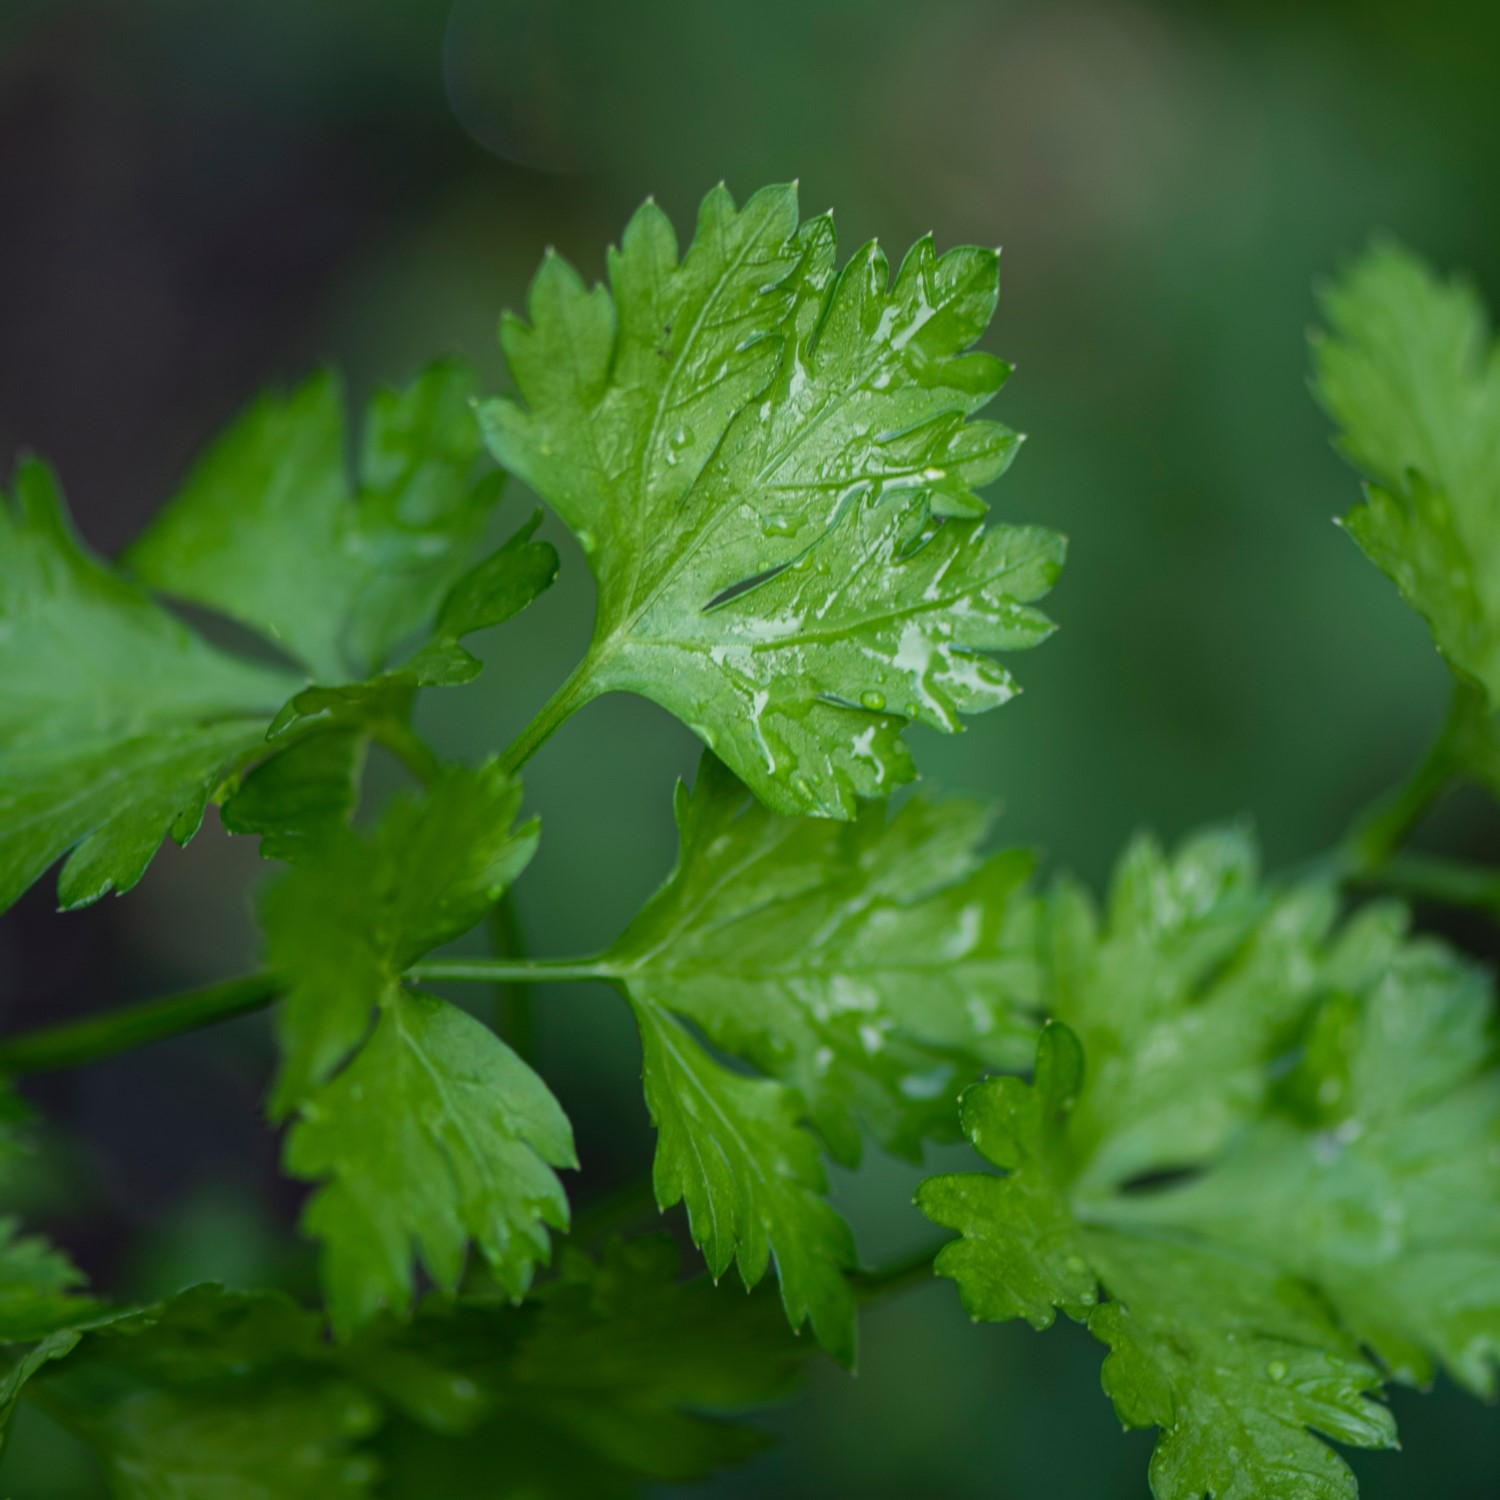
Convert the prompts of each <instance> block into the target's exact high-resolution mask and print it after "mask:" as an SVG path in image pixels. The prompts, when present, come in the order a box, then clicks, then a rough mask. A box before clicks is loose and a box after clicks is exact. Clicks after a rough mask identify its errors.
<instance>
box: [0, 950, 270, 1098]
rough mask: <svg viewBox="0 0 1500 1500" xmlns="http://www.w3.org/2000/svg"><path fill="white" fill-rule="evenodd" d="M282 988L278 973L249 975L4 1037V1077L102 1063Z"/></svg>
mask: <svg viewBox="0 0 1500 1500" xmlns="http://www.w3.org/2000/svg"><path fill="white" fill-rule="evenodd" d="M282 989H283V984H282V981H281V979H280V978H279V977H278V976H277V975H275V974H247V975H245V976H244V977H243V978H241V979H228V980H225V981H224V982H223V983H222V984H211V985H206V986H205V987H204V988H202V989H196V990H184V991H183V992H182V993H181V994H177V995H167V996H166V997H164V998H163V999H159V1000H147V1001H145V1002H144V1003H143V1004H140V1005H127V1006H123V1007H121V1008H120V1009H119V1010H112V1011H106V1012H104V1013H103V1014H102V1015H96V1016H86V1017H85V1018H84V1019H83V1020H81V1021H70V1022H68V1023H67V1024H66V1025H63V1026H49V1027H45V1028H42V1029H39V1030H36V1031H28V1032H23V1033H21V1035H19V1036H13V1037H6V1038H4V1039H3V1040H0V1075H4V1076H14V1075H16V1074H21V1073H54V1072H58V1071H59V1070H61V1069H64V1068H77V1067H81V1066H82V1065H83V1064H85V1063H91V1062H98V1061H99V1060H100V1059H101V1058H106V1057H113V1056H114V1055H115V1054H116V1053H119V1052H128V1051H130V1050H131V1049H133V1048H135V1047H144V1046H145V1045H146V1044H147V1043H149V1042H159V1041H164V1040H166V1038H168V1037H173V1036H180V1035H181V1034H182V1033H183V1032H186V1031H197V1030H199V1029H200V1028H202V1027H204V1026H213V1025H215V1024H216V1023H217V1022H219V1021H227V1020H228V1019H229V1018H230V1017H231V1016H240V1015H244V1014H245V1013H246V1012H247V1011H252V1010H259V1009H261V1008H262V1007H263V1006H266V1005H270V1004H271V1003H272V1001H274V1000H277V999H279V998H280V996H281V993H282Z"/></svg>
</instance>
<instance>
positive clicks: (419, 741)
mask: <svg viewBox="0 0 1500 1500" xmlns="http://www.w3.org/2000/svg"><path fill="white" fill-rule="evenodd" d="M375 740H376V743H377V744H380V745H383V746H384V747H385V748H386V749H387V750H389V751H390V752H391V754H392V755H394V756H395V757H396V759H397V760H399V761H400V762H401V764H402V765H403V766H405V767H406V769H407V770H408V771H410V772H411V774H412V775H413V776H414V777H415V778H416V779H417V781H419V782H420V783H421V784H422V785H423V786H431V785H432V783H433V782H434V781H436V780H437V777H438V773H439V772H440V771H441V770H442V769H443V763H442V761H441V760H439V759H438V757H437V753H436V752H435V751H434V750H433V748H432V747H431V746H430V745H429V744H428V743H427V741H426V740H424V739H423V738H422V736H421V735H419V734H418V733H417V732H416V730H415V729H413V728H412V727H411V725H410V724H406V723H403V722H402V721H401V720H400V719H388V720H386V721H385V722H384V723H383V724H381V725H380V727H379V728H378V729H377V730H375Z"/></svg>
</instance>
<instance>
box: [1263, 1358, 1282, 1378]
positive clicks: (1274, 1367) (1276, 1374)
mask: <svg viewBox="0 0 1500 1500" xmlns="http://www.w3.org/2000/svg"><path fill="white" fill-rule="evenodd" d="M1266 1374H1267V1375H1269V1376H1270V1377H1271V1379H1272V1380H1274V1381H1276V1382H1277V1383H1278V1384H1279V1383H1280V1382H1281V1381H1283V1380H1285V1379H1286V1376H1287V1369H1286V1361H1285V1360H1280V1359H1273V1360H1272V1361H1271V1363H1270V1364H1268V1365H1267V1366H1266Z"/></svg>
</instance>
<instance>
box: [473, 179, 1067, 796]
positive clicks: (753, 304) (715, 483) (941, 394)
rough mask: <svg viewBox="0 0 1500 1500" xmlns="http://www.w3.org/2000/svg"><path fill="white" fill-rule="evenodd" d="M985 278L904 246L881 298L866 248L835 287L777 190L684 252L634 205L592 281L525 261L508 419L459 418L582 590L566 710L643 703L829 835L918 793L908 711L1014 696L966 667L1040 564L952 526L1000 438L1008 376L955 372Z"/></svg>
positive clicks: (1032, 616) (1027, 600)
mask: <svg viewBox="0 0 1500 1500" xmlns="http://www.w3.org/2000/svg"><path fill="white" fill-rule="evenodd" d="M997 265H998V262H997V257H996V255H995V254H994V253H993V252H991V251H987V250H976V249H958V250H953V251H950V252H949V253H948V254H946V255H944V256H941V257H939V256H938V255H937V254H936V252H935V251H934V249H933V246H932V243H931V241H930V239H929V240H922V241H920V242H919V243H918V244H917V245H916V246H915V247H914V248H913V250H912V251H911V253H910V254H909V255H908V256H907V257H906V259H905V260H904V261H903V263H902V265H901V267H900V269H899V271H898V272H897V275H896V278H895V282H894V284H893V285H892V284H890V277H889V268H888V266H887V264H886V261H885V259H884V257H883V256H882V255H881V253H880V252H879V250H878V249H877V248H876V247H875V246H873V245H871V246H869V247H867V248H866V249H864V250H861V251H859V252H858V253H857V254H856V255H855V257H854V259H853V260H852V261H851V262H850V264H849V265H848V266H847V267H846V268H845V269H844V270H843V271H842V272H837V271H836V263H835V247H834V234H833V227H832V221H831V219H830V218H828V217H827V216H824V217H822V218H818V219H813V220H810V221H808V222H807V223H805V224H802V225H801V226H800V227H799V225H798V211H797V201H796V191H795V189H794V188H792V187H775V188H767V189H764V190H763V191H761V192H759V193H757V194H756V195H755V196H754V197H752V198H751V199H750V200H749V201H748V202H747V203H746V204H745V206H744V208H743V209H741V210H736V208H735V206H734V204H733V202H732V200H731V199H730V197H729V195H728V193H727V192H726V191H725V190H724V189H723V188H722V187H721V188H718V189H715V190H714V191H713V192H712V193H710V194H709V195H708V197H707V198H706V199H705V200H704V202H703V206H702V208H701V210H700V212H699V218H698V229H697V234H696V236H695V238H694V240H693V243H692V245H691V246H690V247H689V249H688V251H687V253H686V255H684V256H683V257H682V259H681V260H680V261H679V259H678V251H677V243H676V237H675V235H674V233H673V231H672V228H671V225H670V224H669V223H668V221H667V219H666V218H665V216H664V215H663V214H662V212H661V211H660V209H658V208H657V207H656V206H655V204H654V203H651V202H649V201H648V202H647V203H646V205H645V206H644V207H643V208H641V210H640V211H639V212H638V213H637V214H636V215H635V217H634V218H633V219H632V220H631V222H630V225H629V226H628V227H627V229H626V231H625V235H624V238H623V240H622V243H621V248H620V249H619V250H618V251H614V252H612V253H611V255H610V261H609V274H610V289H609V290H605V289H604V288H603V287H595V288H594V289H593V290H587V289H586V288H585V287H584V285H583V283H582V281H581V280H580V279H579V278H578V276H577V274H576V273H575V272H574V271H573V270H572V269H571V268H570V267H568V266H567V265H566V264H565V263H564V262H563V261H561V260H559V259H557V258H556V257H549V258H548V260H547V261H546V262H545V263H544V264H543V266H542V268H541V270H540V271H539V272H538V274H537V277H536V280H535V282H534V283H533V286H532V289H531V295H530V301H529V307H528V310H529V315H530V320H531V321H530V324H529V325H528V324H525V323H522V322H521V321H519V320H518V319H515V318H507V319H506V320H505V321H504V322H503V324H502V328H501V342H502V344H503V346H504V349H505V353H506V356H507V358H508V360H509V362H510V366H511V371H512V374H513V375H514V377H515V381H516V384H517V386H518V388H519V390H520V395H521V397H522V399H523V401H524V403H525V404H524V405H522V404H520V403H518V402H512V401H508V400H499V401H493V402H490V403H487V404H486V405H484V406H483V407H482V408H481V420H482V423H483V425H484V427H485V430H486V434H487V436H488V439H489V442H490V446H491V449H492V450H493V452H494V453H495V455H496V456H497V457H498V458H499V459H500V461H501V462H502V463H503V464H504V465H505V466H506V467H507V468H509V469H510V470H512V471H513V472H514V473H515V474H517V475H519V476H520V477H521V478H522V479H524V480H525V481H526V482H527V483H528V484H530V485H531V486H532V487H533V488H534V489H535V490H536V491H537V492H538V493H539V494H540V495H542V496H543V498H544V499H546V500H547V501H548V502H549V503H550V504H551V505H552V506H553V507H554V508H555V509H556V510H557V511H558V513H559V514H560V515H561V516H562V518H563V520H564V521H565V522H566V523H567V524H568V525H569V526H570V527H571V528H572V529H573V531H574V532H575V533H576V534H577V536H578V537H579V540H580V541H581V542H582V544H583V547H584V550H585V552H586V553H587V554H588V556H589V559H590V563H591V566H592V568H593V570H594V574H595V577H596V579H597V581H598V585H599V612H598V619H597V623H596V628H595V637H594V642H593V646H592V648H591V651H590V655H589V659H588V661H587V662H586V663H585V666H584V669H583V674H582V676H581V678H580V680H579V684H578V685H577V687H576V689H575V700H574V701H582V700H584V699H586V698H588V697H591V696H594V695H596V694H598V693H602V692H606V691H612V690H625V691H630V692H635V693H639V694H642V695H643V696H645V697H648V698H651V699H654V700H655V701H656V702H658V703H661V704H662V705H663V706H664V707H666V708H668V709H669V710H671V711H672V712H673V713H675V714H676V715H677V716H678V717H679V718H681V719H682V720H683V721H684V722H685V723H687V724H688V725H689V726H690V727H691V728H692V729H693V730H694V731H695V732H696V733H697V734H698V735H699V736H700V737H701V738H702V739H703V740H704V742H705V743H706V744H708V746H709V747H710V748H711V749H713V750H715V751H716V753H717V754H719V755H720V756H721V757H722V758H723V759H724V760H725V761H726V762H727V763H728V764H729V765H730V766H731V767H732V768H733V769H734V770H735V771H736V773H737V774H738V775H739V776H740V777H741V778H742V779H743V780H744V781H746V783H747V784H748V785H749V786H750V787H751V788H752V789H753V790H754V791H755V793H756V794H757V795H758V796H760V797H761V798H762V799H763V800H764V801H765V802H766V803H767V804H768V805H769V806H771V807H772V808H774V809H775V810H777V811H779V812H784V813H816V814H820V815H825V816H834V817H841V818H848V817H851V816H853V814H854V812H855V810H856V805H857V803H856V799H857V798H858V797H860V796H876V795H884V794H886V793H888V792H890V791H891V790H892V789H893V788H894V787H895V786H897V785H898V784H900V783H901V782H903V781H908V780H910V779H911V778H912V776H913V775H914V774H915V772H914V770H913V768H912V765H911V761H910V756H909V754H908V752H907V751H906V749H905V747H904V745H903V744H902V743H901V741H900V739H899V733H900V730H901V728H902V726H903V724H904V722H905V721H906V720H908V719H917V720H920V721H921V722H923V723H926V724H930V725H933V726H934V727H936V728H939V729H943V730H948V731H952V730H956V729H958V728H959V727H960V717H959V716H960V715H961V714H965V713H975V712H979V711H981V710H983V709H987V708H992V707H994V706H996V705H997V704H1000V703H1003V702H1005V701H1006V700H1007V699H1008V698H1010V697H1011V696H1012V695H1013V694H1014V692H1015V687H1014V684H1013V683H1012V682H1011V679H1010V677H1009V675H1008V674H1007V673H1006V672H1005V671H1004V669H1003V668H1001V667H1000V666H999V664H998V663H997V662H996V661H995V660H994V659H993V657H992V656H991V655H990V654H989V653H991V652H995V651H1007V650H1017V649H1021V648H1023V647H1027V646H1031V645H1034V644H1036V643H1037V642H1038V641H1040V640H1042V639H1043V638H1044V637H1045V636H1046V635H1047V634H1048V633H1049V632H1050V630H1051V626H1050V625H1049V624H1048V622H1047V621H1046V620H1045V619H1044V617H1043V616H1041V615H1040V614H1038V613H1037V612H1036V611H1035V610H1033V609H1031V608H1030V607H1029V606H1030V604H1031V603H1032V601H1034V600H1035V599H1037V598H1038V597H1040V596H1041V595H1042V594H1044V593H1045V592H1046V591H1047V589H1048V588H1050V586H1051V584H1052V582H1053V581H1054V579H1055V577H1056V575H1057V572H1058V569H1059V567H1060V565H1061V561H1062V550H1063V544H1062V541H1061V539H1060V538H1058V537H1056V536H1053V535H1051V534H1050V533H1045V532H1041V531H1037V530H1034V529H1017V528H1006V527H1001V528H995V529H992V530H988V531H987V530H985V529H983V528H982V526H981V525H980V523H979V520H978V518H979V517H980V516H982V515H983V513H984V506H983V504H982V502H980V501H979V499H978V498H977V496H976V495H975V493H974V491H975V490H976V489H977V488H979V487H980V486H982V485H984V484H987V483H988V482H989V481H991V480H992V479H994V478H996V477H997V476H998V475H999V474H1000V473H1001V472H1003V470H1004V469H1005V468H1006V466H1007V465H1008V464H1009V462H1010V460H1011V458H1012V456H1013V454H1014V452H1015V449H1016V446H1017V443H1018V439H1017V438H1016V436H1015V435H1014V434H1013V433H1011V432H1009V431H1008V430H1007V429H1005V428H1003V427H1000V426H997V425H995V424H993V423H985V422H971V421H969V420H968V418H969V417H970V416H971V415H972V414H973V413H974V412H975V411H977V410H978V409H979V408H980V407H982V406H983V405H984V404H985V403H986V402H988V401H989V400H990V398H991V397H992V396H993V395H994V394H995V392H996V391H997V390H998V389H999V387H1000V385H1001V383H1002V382H1003V380H1004V378H1005V376H1006V374H1007V373H1008V370H1007V367H1006V366H1005V365H1003V364H1002V363H1001V362H1000V361H998V360H996V359H994V358H992V357H991V356H989V355H985V354H977V353H966V352H965V351H967V350H968V349H969V347H970V345H972V344H973V343H974V341H975V340H976V339H978V338H979V336H980V335H981V334H982V333H983V332H984V329H985V327H986V326H987V324H988V323H989V320H990V316H991V314H992V312H993V310H994V306H995V300H996V296H997V289H998V275H997Z"/></svg>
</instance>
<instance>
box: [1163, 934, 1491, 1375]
mask: <svg viewBox="0 0 1500 1500" xmlns="http://www.w3.org/2000/svg"><path fill="white" fill-rule="evenodd" d="M1403 929H1404V922H1403V919H1402V915H1401V913H1399V912H1398V911H1396V910H1394V909H1391V908H1375V909H1373V910H1371V911H1369V912H1368V913H1366V914H1365V915H1364V916H1363V917H1362V918H1361V919H1360V920H1359V921H1358V922H1356V923H1354V924H1353V925H1351V927H1350V929H1349V931H1348V932H1347V933H1346V934H1345V936H1344V939H1343V942H1342V944H1341V945H1340V949H1339V951H1338V953H1337V955H1336V958H1335V962H1336V963H1337V964H1338V965H1339V966H1340V968H1341V969H1342V970H1343V971H1344V972H1343V973H1342V974H1341V975H1340V976H1339V980H1340V987H1339V988H1338V989H1337V990H1336V991H1335V992H1334V993H1333V994H1332V995H1331V996H1330V997H1329V999H1328V1000H1327V1001H1326V1002H1325V1004H1324V1006H1323V1007H1322V1009H1321V1011H1320V1012H1319V1015H1318V1017H1317V1021H1316V1025H1315V1028H1314V1031H1313V1033H1312V1036H1311V1039H1310V1041H1309V1045H1308V1047H1307V1049H1306V1052H1305V1054H1304V1057H1303V1060H1302V1063H1301V1065H1300V1067H1299V1068H1298V1070H1297V1072H1296V1073H1295V1074H1293V1075H1292V1077H1291V1078H1290V1079H1289V1080H1288V1082H1287V1084H1286V1085H1285V1086H1284V1096H1285V1098H1284V1103H1283V1107H1282V1108H1281V1109H1278V1110H1277V1111H1275V1112H1273V1113H1272V1114H1270V1115H1269V1116H1268V1117H1267V1118H1265V1119H1262V1120H1260V1121H1258V1122H1257V1123H1256V1125H1255V1126H1254V1128H1253V1129H1252V1130H1251V1131H1250V1133H1249V1134H1248V1135H1247V1136H1246V1137H1245V1138H1244V1139H1243V1140H1242V1141H1240V1142H1239V1143H1238V1144H1237V1145H1236V1147H1235V1149H1234V1150H1233V1151H1232V1152H1230V1153H1229V1154H1228V1155H1227V1156H1226V1157H1225V1159H1224V1160H1223V1161H1222V1162H1221V1163H1220V1164H1218V1165H1217V1166H1216V1167H1215V1169H1214V1170H1213V1171H1212V1172H1209V1173H1208V1174H1206V1175H1205V1176H1203V1177H1202V1178H1200V1179H1198V1180H1197V1181H1195V1182H1194V1183H1193V1184H1192V1185H1191V1186H1189V1187H1186V1188H1184V1189H1183V1190H1182V1191H1181V1192H1179V1193H1175V1194H1172V1195H1171V1196H1170V1197H1168V1198H1164V1199H1163V1200H1161V1202H1160V1203H1159V1204H1153V1205H1152V1219H1153V1222H1157V1223H1162V1224H1165V1225H1169V1226H1171V1227H1173V1228H1181V1229H1184V1230H1186V1231H1190V1232H1192V1233H1194V1234H1203V1235H1208V1236H1212V1237H1214V1238H1216V1239H1221V1240H1225V1241H1229V1242H1231V1243H1233V1244H1235V1245H1236V1246H1241V1247H1244V1248H1246V1249H1248V1250H1251V1251H1252V1252H1253V1253H1255V1254H1256V1255H1259V1256H1262V1257H1265V1258H1266V1259H1269V1260H1275V1262H1276V1263H1277V1264H1279V1265H1282V1266H1285V1267H1287V1268H1289V1269H1290V1270H1292V1271H1294V1272H1295V1273H1296V1274H1297V1275H1299V1276H1301V1277H1303V1278H1305V1279H1306V1280H1308V1281H1310V1282H1314V1283H1316V1284H1317V1285H1318V1286H1319V1287H1320V1288H1322V1290H1323V1292H1324V1295H1325V1296H1326V1297H1327V1298H1328V1299H1329V1301H1330V1302H1331V1303H1332V1305H1333V1306H1334V1308H1335V1309H1336V1310H1337V1312H1338V1314H1339V1317H1340V1319H1341V1320H1342V1322H1343V1323H1344V1325H1345V1326H1346V1327H1348V1328H1349V1329H1350V1330H1351V1331H1352V1333H1353V1334H1354V1336H1355V1337H1356V1338H1357V1339H1358V1340H1359V1342H1360V1343H1361V1344H1363V1345H1364V1346H1365V1347H1366V1348H1368V1349H1370V1350H1372V1351H1373V1352H1374V1354H1375V1355H1376V1356H1377V1357H1378V1358H1379V1360H1380V1362H1381V1364H1382V1365H1383V1366H1384V1368H1385V1369H1386V1370H1388V1371H1389V1372H1390V1374H1391V1376H1392V1378H1394V1379H1397V1380H1400V1381H1402V1382H1404V1383H1406V1384H1413V1385H1426V1384H1427V1383H1429V1382H1430V1381H1431V1379H1432V1376H1433V1373H1434V1368H1435V1367H1441V1368H1442V1369H1443V1371H1444V1372H1445V1373H1446V1374H1448V1375H1449V1376H1450V1377H1451V1378H1452V1379H1454V1380H1456V1381H1457V1382H1458V1383H1459V1384H1460V1385H1463V1386H1465V1387H1467V1388H1468V1389H1469V1390H1471V1391H1473V1392H1474V1393H1475V1394H1476V1395H1481V1396H1485V1397H1492V1396H1493V1395H1494V1394H1495V1392H1496V1389H1497V1380H1496V1372H1497V1371H1496V1367H1497V1363H1500V1074H1497V1072H1496V1070H1495V1068H1494V1067H1493V1066H1492V1065H1491V1063H1490V1060H1491V1058H1492V1056H1493V1050H1494V1044H1495V1037H1494V1033H1493V1026H1492V1014H1491V1013H1492V1010H1493V1003H1494V1001H1493V992H1492V987H1491V984H1490V981H1489V978H1488V976H1487V975H1485V974H1484V973H1483V972H1481V971H1480V970H1478V969H1475V968H1472V967H1470V966H1468V965H1466V964H1465V963H1464V962H1462V961H1461V960H1460V959H1458V958H1457V957H1456V956H1455V955H1453V954H1452V953H1451V952H1449V951H1447V950H1446V949H1444V948H1442V947H1440V946H1439V945H1438V944H1435V943H1429V942H1424V941H1416V942H1413V941H1409V940H1405V939H1404V930H1403Z"/></svg>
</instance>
